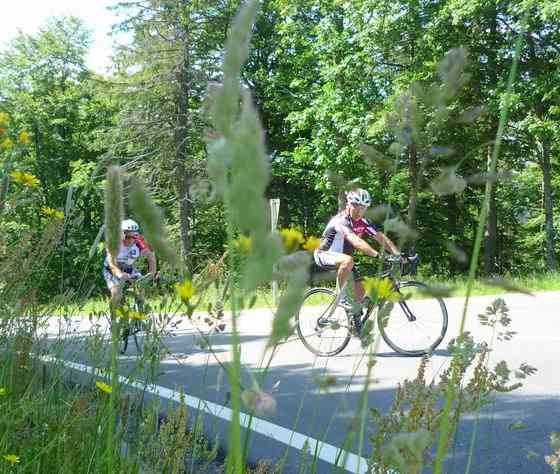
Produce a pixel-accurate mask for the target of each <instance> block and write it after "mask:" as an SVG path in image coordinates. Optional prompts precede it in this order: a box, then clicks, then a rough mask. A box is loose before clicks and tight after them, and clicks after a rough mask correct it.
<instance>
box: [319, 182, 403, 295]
mask: <svg viewBox="0 0 560 474" xmlns="http://www.w3.org/2000/svg"><path fill="white" fill-rule="evenodd" d="M370 205H371V197H370V195H369V193H368V192H367V191H366V190H365V189H355V190H352V191H350V192H348V193H347V194H346V208H345V209H344V210H343V211H342V212H340V213H339V214H337V215H336V216H334V217H332V218H331V220H330V221H329V223H328V224H327V226H326V228H325V230H324V232H323V236H322V238H321V245H320V247H319V248H318V249H317V250H315V252H314V259H315V263H316V264H317V266H318V267H319V268H320V269H322V270H333V269H337V277H336V283H337V288H338V291H341V290H343V289H344V288H345V287H346V283H347V282H348V278H349V277H350V274H353V275H354V285H355V286H354V292H355V300H356V302H357V303H361V302H362V301H363V298H364V295H365V292H364V286H363V284H362V281H361V278H360V275H359V273H358V271H357V269H356V267H355V265H354V259H353V258H352V254H353V253H354V249H358V250H360V251H362V252H363V253H364V254H365V255H369V256H370V257H377V256H378V255H379V252H378V251H377V250H375V249H374V248H373V247H372V246H371V245H369V244H368V243H367V242H366V241H365V240H364V239H363V237H364V236H370V237H373V238H374V239H375V240H376V241H377V242H379V243H380V244H381V245H382V246H383V247H384V248H385V249H387V250H388V251H390V252H391V253H392V254H395V255H399V254H400V252H399V249H398V248H397V246H396V245H395V244H394V243H393V242H392V241H391V239H389V237H387V236H386V235H385V234H384V233H383V232H381V231H380V230H378V229H377V228H376V227H375V226H374V225H373V224H371V223H369V222H368V221H367V220H366V219H365V218H364V213H365V212H366V209H367V208H368V207H369V206H370Z"/></svg>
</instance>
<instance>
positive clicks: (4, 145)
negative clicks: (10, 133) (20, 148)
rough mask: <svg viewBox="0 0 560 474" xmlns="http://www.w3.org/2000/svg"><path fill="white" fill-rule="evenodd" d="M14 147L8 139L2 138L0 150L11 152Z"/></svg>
mask: <svg viewBox="0 0 560 474" xmlns="http://www.w3.org/2000/svg"><path fill="white" fill-rule="evenodd" d="M13 147H14V142H13V141H12V139H11V138H10V137H6V138H4V140H3V141H2V143H0V148H2V149H3V150H11V149H12V148H13Z"/></svg>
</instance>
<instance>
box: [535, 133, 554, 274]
mask: <svg viewBox="0 0 560 474" xmlns="http://www.w3.org/2000/svg"><path fill="white" fill-rule="evenodd" d="M539 164H540V166H541V170H542V174H543V180H542V193H543V208H544V219H545V248H546V265H547V267H548V268H549V269H550V270H556V269H557V268H558V262H557V260H556V252H555V250H554V240H555V239H554V215H553V204H552V173H551V165H550V144H549V143H548V141H545V142H544V143H542V144H541V157H540V160H539Z"/></svg>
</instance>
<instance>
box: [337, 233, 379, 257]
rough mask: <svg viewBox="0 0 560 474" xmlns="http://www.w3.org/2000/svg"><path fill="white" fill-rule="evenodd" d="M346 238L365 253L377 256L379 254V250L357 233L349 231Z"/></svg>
mask: <svg viewBox="0 0 560 474" xmlns="http://www.w3.org/2000/svg"><path fill="white" fill-rule="evenodd" d="M345 238H346V240H348V242H350V243H351V244H352V245H353V246H354V248H356V249H358V250H360V251H361V252H363V253H364V254H365V255H368V256H370V257H377V256H378V255H379V252H378V251H377V250H375V249H374V248H373V247H372V246H371V245H369V244H368V243H367V242H366V241H365V240H364V239H362V238H361V237H358V236H357V235H356V234H354V233H348V234H346V236H345Z"/></svg>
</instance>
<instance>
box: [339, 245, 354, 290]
mask: <svg viewBox="0 0 560 474" xmlns="http://www.w3.org/2000/svg"><path fill="white" fill-rule="evenodd" d="M352 268H354V259H353V258H352V257H351V256H350V255H345V254H341V258H340V262H339V263H338V272H337V274H336V287H337V290H338V291H339V292H341V291H343V290H344V289H345V288H346V284H347V283H348V280H349V278H350V275H351V274H352Z"/></svg>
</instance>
